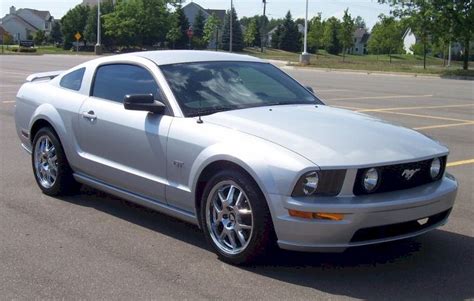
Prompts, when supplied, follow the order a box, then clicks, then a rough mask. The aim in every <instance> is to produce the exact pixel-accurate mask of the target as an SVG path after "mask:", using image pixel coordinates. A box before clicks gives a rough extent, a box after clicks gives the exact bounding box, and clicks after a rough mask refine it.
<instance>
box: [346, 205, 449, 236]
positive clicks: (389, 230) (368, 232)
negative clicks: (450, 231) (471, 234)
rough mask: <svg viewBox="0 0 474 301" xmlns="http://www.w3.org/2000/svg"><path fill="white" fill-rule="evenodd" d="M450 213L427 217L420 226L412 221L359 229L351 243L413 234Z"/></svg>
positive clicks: (443, 218) (436, 222)
mask: <svg viewBox="0 0 474 301" xmlns="http://www.w3.org/2000/svg"><path fill="white" fill-rule="evenodd" d="M450 212H451V209H448V210H446V211H443V212H441V213H438V214H435V215H432V216H429V217H428V221H427V222H426V223H425V224H421V223H420V222H418V220H414V221H409V222H404V223H398V224H391V225H385V226H377V227H371V228H364V229H360V230H358V231H357V232H356V233H355V234H354V236H352V239H351V242H361V241H370V240H377V239H384V238H390V237H397V236H402V235H406V234H410V233H415V232H418V231H421V230H423V229H426V228H429V227H431V226H433V225H436V224H438V223H440V222H442V221H443V220H445V219H446V218H447V217H448V215H449V213H450Z"/></svg>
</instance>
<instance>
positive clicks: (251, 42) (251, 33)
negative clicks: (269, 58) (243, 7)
mask: <svg viewBox="0 0 474 301" xmlns="http://www.w3.org/2000/svg"><path fill="white" fill-rule="evenodd" d="M257 36H258V27H257V20H256V19H255V18H252V19H251V21H250V22H249V23H248V24H247V29H246V30H245V34H244V42H245V45H246V46H255V43H256V42H257V41H259V40H257V39H256V37H257Z"/></svg>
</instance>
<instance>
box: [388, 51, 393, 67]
mask: <svg viewBox="0 0 474 301" xmlns="http://www.w3.org/2000/svg"><path fill="white" fill-rule="evenodd" d="M388 57H389V58H390V64H391V63H392V49H391V48H390V50H389V51H388Z"/></svg>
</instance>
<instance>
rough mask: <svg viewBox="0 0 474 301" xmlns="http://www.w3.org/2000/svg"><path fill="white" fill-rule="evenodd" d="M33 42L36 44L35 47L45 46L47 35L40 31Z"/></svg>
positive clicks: (36, 33)
mask: <svg viewBox="0 0 474 301" xmlns="http://www.w3.org/2000/svg"><path fill="white" fill-rule="evenodd" d="M33 41H34V42H35V45H43V43H44V42H46V35H45V34H44V31H42V30H38V31H37V32H35V35H34V36H33Z"/></svg>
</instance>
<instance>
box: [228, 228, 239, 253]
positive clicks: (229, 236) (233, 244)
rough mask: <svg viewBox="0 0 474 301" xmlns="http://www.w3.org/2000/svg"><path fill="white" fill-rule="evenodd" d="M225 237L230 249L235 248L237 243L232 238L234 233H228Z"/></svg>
mask: <svg viewBox="0 0 474 301" xmlns="http://www.w3.org/2000/svg"><path fill="white" fill-rule="evenodd" d="M227 237H228V238H229V242H230V244H231V245H232V248H233V249H235V248H237V243H236V242H235V238H234V231H229V232H228V233H227Z"/></svg>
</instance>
